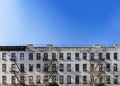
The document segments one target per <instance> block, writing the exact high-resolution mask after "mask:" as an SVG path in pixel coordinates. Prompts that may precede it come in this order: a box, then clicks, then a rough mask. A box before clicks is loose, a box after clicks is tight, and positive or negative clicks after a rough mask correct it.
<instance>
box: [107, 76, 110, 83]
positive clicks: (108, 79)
mask: <svg viewBox="0 0 120 86" xmlns="http://www.w3.org/2000/svg"><path fill="white" fill-rule="evenodd" d="M106 78H107V84H110V76H107V77H106Z"/></svg>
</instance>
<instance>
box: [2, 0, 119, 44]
mask: <svg viewBox="0 0 120 86" xmlns="http://www.w3.org/2000/svg"><path fill="white" fill-rule="evenodd" d="M0 32H1V33H0V45H25V44H29V43H32V44H49V43H50V44H118V43H120V0H0Z"/></svg>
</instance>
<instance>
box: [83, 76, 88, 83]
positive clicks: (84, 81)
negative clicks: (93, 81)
mask: <svg viewBox="0 0 120 86" xmlns="http://www.w3.org/2000/svg"><path fill="white" fill-rule="evenodd" d="M83 84H87V76H83Z"/></svg>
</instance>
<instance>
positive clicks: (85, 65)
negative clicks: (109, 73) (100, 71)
mask: <svg viewBox="0 0 120 86" xmlns="http://www.w3.org/2000/svg"><path fill="white" fill-rule="evenodd" d="M83 71H84V72H86V71H87V64H83Z"/></svg>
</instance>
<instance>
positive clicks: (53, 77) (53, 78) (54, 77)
mask: <svg viewBox="0 0 120 86" xmlns="http://www.w3.org/2000/svg"><path fill="white" fill-rule="evenodd" d="M56 81H57V80H56V76H55V75H53V76H52V83H56Z"/></svg>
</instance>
